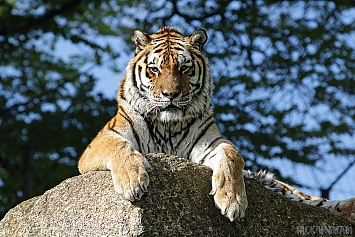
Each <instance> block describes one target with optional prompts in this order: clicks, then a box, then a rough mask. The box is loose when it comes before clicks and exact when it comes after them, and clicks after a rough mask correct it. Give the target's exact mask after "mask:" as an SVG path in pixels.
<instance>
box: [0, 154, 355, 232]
mask: <svg viewBox="0 0 355 237" xmlns="http://www.w3.org/2000/svg"><path fill="white" fill-rule="evenodd" d="M147 158H148V160H149V162H150V164H151V165H152V167H153V170H152V172H151V173H150V186H149V192H148V193H146V194H145V195H144V196H143V197H142V199H141V200H140V201H136V202H133V203H130V202H129V201H126V200H122V199H121V198H120V197H119V196H118V195H117V194H116V193H115V191H114V188H113V183H112V181H111V175H110V172H109V171H97V172H90V173H87V174H84V175H80V176H76V177H73V178H70V179H67V180H65V181H63V182H62V183H61V184H59V185H58V186H56V187H54V188H52V189H50V190H48V191H47V192H45V193H44V194H43V195H42V196H39V197H35V198H32V199H30V200H27V201H25V202H23V203H21V204H19V205H18V206H16V207H15V208H13V209H11V210H10V211H9V212H8V213H7V215H6V216H5V217H4V219H3V220H1V222H0V236H51V237H52V236H138V235H139V236H302V235H310V234H311V235H312V236H328V235H329V236H354V234H355V233H354V232H355V226H353V225H351V224H350V223H349V222H347V221H345V220H343V219H341V218H339V217H336V216H334V215H333V214H332V213H330V212H329V211H327V210H325V209H322V208H316V207H311V206H308V205H306V204H302V203H297V202H292V201H289V200H287V199H286V198H284V197H282V196H279V195H277V194H275V193H273V192H271V191H269V190H266V189H265V188H264V187H262V186H261V185H260V184H259V183H257V182H256V181H254V180H246V188H247V195H248V201H249V206H248V209H247V213H246V217H245V218H244V219H243V220H241V221H236V222H232V223H231V222H230V221H229V220H228V219H227V218H225V217H223V216H222V215H221V214H220V213H219V211H218V210H217V209H216V208H215V206H214V202H213V197H211V196H209V195H208V193H209V192H210V189H211V174H212V172H211V170H210V169H209V168H207V167H204V166H201V165H198V164H194V163H191V162H188V161H186V160H185V159H181V158H178V157H172V156H167V155H161V154H154V155H151V156H148V157H147ZM330 228H331V229H330ZM329 231H332V232H331V233H330V232H329ZM335 231H337V235H334V233H335Z"/></svg>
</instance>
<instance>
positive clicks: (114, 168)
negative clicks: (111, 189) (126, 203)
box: [78, 131, 150, 201]
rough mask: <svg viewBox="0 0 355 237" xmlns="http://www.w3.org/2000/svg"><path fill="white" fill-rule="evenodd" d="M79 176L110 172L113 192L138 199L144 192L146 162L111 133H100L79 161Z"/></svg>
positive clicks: (146, 177) (146, 182) (148, 167)
mask: <svg viewBox="0 0 355 237" xmlns="http://www.w3.org/2000/svg"><path fill="white" fill-rule="evenodd" d="M78 167H79V171H80V173H81V174H83V173H86V172H88V171H93V170H111V175H112V179H113V183H114V186H115V190H116V192H118V193H119V194H120V195H122V196H123V197H124V198H125V199H127V200H130V201H134V200H137V199H140V198H141V196H142V195H143V192H146V191H147V187H148V184H149V176H148V173H147V170H149V169H150V165H149V163H148V161H147V160H146V159H145V158H144V157H143V156H142V154H140V153H139V152H138V151H136V150H135V149H134V148H133V146H132V144H131V143H130V142H129V141H128V140H126V139H124V138H122V137H120V136H119V135H116V134H113V133H112V132H110V131H102V132H101V133H99V134H98V135H97V137H96V138H95V139H94V140H93V141H92V142H91V144H90V145H89V146H88V147H87V148H86V150H85V151H84V153H83V155H82V156H81V158H80V160H79V164H78Z"/></svg>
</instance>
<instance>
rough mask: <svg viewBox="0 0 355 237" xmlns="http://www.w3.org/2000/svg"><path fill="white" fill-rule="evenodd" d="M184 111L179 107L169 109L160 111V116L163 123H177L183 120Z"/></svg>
mask: <svg viewBox="0 0 355 237" xmlns="http://www.w3.org/2000/svg"><path fill="white" fill-rule="evenodd" d="M183 117H184V113H183V112H182V110H179V109H169V110H163V111H160V113H159V114H158V118H159V120H160V121H161V122H162V123H176V122H179V121H182V120H183Z"/></svg>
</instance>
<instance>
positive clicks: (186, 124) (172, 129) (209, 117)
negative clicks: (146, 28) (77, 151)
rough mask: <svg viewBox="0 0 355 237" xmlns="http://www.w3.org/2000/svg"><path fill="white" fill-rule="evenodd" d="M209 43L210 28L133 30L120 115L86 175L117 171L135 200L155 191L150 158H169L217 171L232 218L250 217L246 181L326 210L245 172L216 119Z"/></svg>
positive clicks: (90, 153) (120, 186) (117, 181)
mask: <svg viewBox="0 0 355 237" xmlns="http://www.w3.org/2000/svg"><path fill="white" fill-rule="evenodd" d="M207 39H208V36H207V33H206V30H205V29H203V28H199V29H197V30H196V31H195V32H194V33H192V34H191V35H189V36H184V35H183V34H182V33H180V32H179V31H178V30H177V29H176V28H174V27H168V26H165V27H162V28H160V29H159V30H158V31H157V32H155V33H153V34H151V35H149V34H147V33H144V32H142V31H140V30H134V31H133V33H132V36H131V40H132V43H133V45H134V46H135V55H134V57H133V58H132V59H131V60H130V61H129V63H128V65H127V67H126V71H125V74H124V76H123V79H122V80H121V82H120V83H119V87H118V92H117V103H118V110H117V113H116V115H115V116H114V117H113V118H112V119H111V120H110V121H109V122H107V124H106V125H105V126H104V127H103V128H102V129H101V131H100V132H99V133H98V134H97V136H96V137H95V138H94V139H93V140H92V142H91V143H90V144H89V145H88V147H87V148H86V149H85V151H84V152H83V154H82V156H81V157H80V159H79V162H78V169H79V172H80V173H81V174H83V173H86V172H88V171H95V170H110V171H111V176H112V180H113V184H114V188H115V191H116V192H117V193H118V194H119V195H121V196H122V197H123V198H124V199H126V200H129V201H135V200H139V199H140V198H141V197H142V195H143V194H144V193H145V192H147V191H148V185H149V175H148V172H149V171H150V170H151V166H150V164H149V162H148V161H147V159H146V158H145V156H146V155H147V154H149V153H165V154H170V155H175V156H179V157H184V158H186V159H188V160H190V161H192V162H196V163H199V164H202V165H205V166H208V167H210V168H211V169H212V189H211V192H210V195H213V199H214V202H215V205H216V207H217V208H218V209H219V210H220V212H221V214H222V215H224V216H226V217H227V218H228V219H229V220H230V221H234V220H240V219H241V218H243V217H244V216H245V211H246V208H247V206H248V200H247V196H246V191H245V184H244V177H246V178H253V179H256V180H257V181H259V182H260V183H262V184H263V185H264V186H265V187H266V188H269V189H271V190H273V191H274V192H277V193H280V194H281V195H284V196H286V197H288V198H290V199H292V200H297V201H301V202H305V203H308V204H311V205H312V204H313V205H317V206H322V205H323V204H324V203H326V202H327V200H326V199H322V198H316V197H311V196H308V195H306V194H303V193H302V192H300V191H298V190H296V189H294V188H292V187H291V186H288V185H287V184H284V183H282V182H281V181H278V180H276V179H273V178H272V174H271V173H268V172H250V171H245V170H244V160H243V158H242V156H241V155H240V154H239V152H238V150H237V149H236V147H235V146H234V144H233V143H232V142H231V141H229V140H227V139H225V138H223V136H222V134H221V133H220V131H219V129H218V127H217V125H216V123H215V121H214V114H213V109H212V90H213V82H212V77H211V73H210V68H209V62H208V59H207V58H206V57H205V56H203V55H202V49H203V47H204V45H205V43H206V42H207ZM325 206H326V205H325Z"/></svg>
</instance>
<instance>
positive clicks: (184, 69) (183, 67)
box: [180, 65, 190, 72]
mask: <svg viewBox="0 0 355 237" xmlns="http://www.w3.org/2000/svg"><path fill="white" fill-rule="evenodd" d="M189 68H190V67H188V66H186V65H183V66H181V67H180V71H182V72H186V71H187V70H188V69H189Z"/></svg>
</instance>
